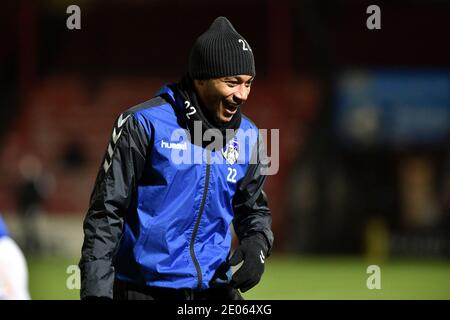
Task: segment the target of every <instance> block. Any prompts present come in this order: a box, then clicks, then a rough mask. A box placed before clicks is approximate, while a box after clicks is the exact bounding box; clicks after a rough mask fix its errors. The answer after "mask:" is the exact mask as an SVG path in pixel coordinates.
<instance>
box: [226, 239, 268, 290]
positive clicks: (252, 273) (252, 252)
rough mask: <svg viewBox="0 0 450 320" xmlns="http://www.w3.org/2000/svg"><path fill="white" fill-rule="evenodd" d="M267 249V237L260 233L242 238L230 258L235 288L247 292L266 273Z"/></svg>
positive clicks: (232, 281)
mask: <svg viewBox="0 0 450 320" xmlns="http://www.w3.org/2000/svg"><path fill="white" fill-rule="evenodd" d="M267 250H268V247H267V241H266V238H265V237H264V236H263V235H262V234H260V233H255V234H253V235H251V236H250V237H248V238H245V239H243V240H242V242H241V244H240V246H239V247H238V248H237V249H236V251H235V252H234V254H233V256H232V257H231V259H230V265H231V270H232V272H233V276H232V278H231V285H232V286H233V287H234V288H236V289H240V290H241V292H245V291H247V290H249V289H251V288H253V287H254V286H255V285H257V284H258V282H259V280H261V276H262V274H263V273H264V263H265V260H266V256H267Z"/></svg>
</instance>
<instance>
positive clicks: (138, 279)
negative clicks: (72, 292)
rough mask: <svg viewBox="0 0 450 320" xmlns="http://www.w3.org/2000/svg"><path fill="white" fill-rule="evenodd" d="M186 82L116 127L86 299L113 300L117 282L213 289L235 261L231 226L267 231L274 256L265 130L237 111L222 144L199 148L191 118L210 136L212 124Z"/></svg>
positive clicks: (96, 203)
mask: <svg viewBox="0 0 450 320" xmlns="http://www.w3.org/2000/svg"><path fill="white" fill-rule="evenodd" d="M182 83H183V82H181V83H180V84H176V85H169V86H165V87H163V88H162V89H161V90H160V91H159V92H158V94H157V95H156V96H155V97H154V98H153V99H151V100H149V101H147V102H144V103H142V104H140V105H137V106H135V107H133V108H131V109H129V110H127V111H126V112H124V113H122V114H121V115H120V116H119V117H118V119H117V121H116V123H115V126H114V128H113V131H112V138H111V141H110V143H109V145H108V147H107V151H106V153H105V157H104V159H103V161H102V164H101V167H100V170H99V173H98V176H97V179H96V182H95V187H94V190H93V192H92V195H91V199H90V207H89V210H88V212H87V215H86V218H85V221H84V234H85V237H84V243H83V248H82V257H81V261H80V268H81V276H82V279H81V282H82V287H81V298H83V297H87V296H102V297H112V291H113V283H114V279H115V278H117V279H120V280H122V281H128V282H132V283H135V284H138V285H147V286H156V287H165V288H175V289H181V288H190V289H194V290H203V289H207V288H209V287H211V286H212V285H213V284H212V282H213V279H214V278H215V277H216V276H217V274H216V272H217V270H218V269H219V267H220V266H222V265H223V264H224V263H225V262H226V261H227V258H228V256H229V253H230V248H231V241H232V232H231V229H230V226H231V224H233V227H234V230H235V232H236V234H237V236H238V238H239V239H240V240H242V239H243V238H245V237H248V236H249V235H252V234H254V233H260V234H261V235H263V236H264V238H265V239H266V242H267V248H268V251H269V252H270V250H271V247H272V243H273V234H272V231H271V212H270V209H269V208H268V205H267V198H266V195H265V193H264V191H263V184H264V180H265V177H266V176H265V175H264V174H263V171H262V170H263V168H264V167H265V166H266V165H267V164H265V163H264V158H263V157H261V155H262V154H264V152H263V151H264V150H263V148H262V140H261V137H260V135H259V133H258V128H257V127H256V126H255V125H254V124H253V122H251V121H250V120H249V119H248V118H246V117H245V116H243V115H242V116H241V115H239V117H236V118H237V119H238V121H237V122H236V121H235V122H234V128H232V132H233V134H231V135H230V136H229V137H226V138H225V139H224V140H223V145H224V147H223V148H220V149H218V148H208V147H207V146H205V143H204V141H202V142H201V143H196V142H195V141H197V140H195V139H194V138H195V137H194V131H195V130H196V128H195V122H194V121H192V120H193V119H197V120H202V121H203V122H199V123H201V124H202V125H203V127H202V128H199V129H200V131H199V132H202V133H203V131H202V130H204V129H205V124H209V122H208V121H207V120H206V118H205V117H204V116H203V114H202V112H201V108H200V107H199V105H198V102H197V100H196V97H195V91H194V90H192V87H189V86H187V85H186V86H183V85H182ZM233 118H235V117H233ZM222 129H223V128H222ZM218 130H219V131H220V129H218ZM197 136H198V134H197Z"/></svg>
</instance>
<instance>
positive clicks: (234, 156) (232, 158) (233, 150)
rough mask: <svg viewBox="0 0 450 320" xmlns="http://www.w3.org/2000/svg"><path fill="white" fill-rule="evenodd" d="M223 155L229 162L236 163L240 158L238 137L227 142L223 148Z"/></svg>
mask: <svg viewBox="0 0 450 320" xmlns="http://www.w3.org/2000/svg"><path fill="white" fill-rule="evenodd" d="M222 155H223V157H224V158H225V160H226V161H227V163H228V164H234V163H236V161H237V160H238V158H239V143H238V142H237V139H236V137H235V138H233V139H232V140H231V141H229V142H228V143H227V145H226V146H225V147H224V148H223V149H222Z"/></svg>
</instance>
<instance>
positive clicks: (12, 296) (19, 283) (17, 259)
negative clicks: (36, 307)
mask: <svg viewBox="0 0 450 320" xmlns="http://www.w3.org/2000/svg"><path fill="white" fill-rule="evenodd" d="M29 299H30V294H29V292H28V268H27V264H26V261H25V257H24V255H23V253H22V250H21V249H20V248H19V246H18V245H17V244H16V242H15V241H14V240H13V239H12V238H11V237H10V235H9V233H8V229H7V227H6V224H5V221H4V220H3V217H2V215H1V214H0V300H29Z"/></svg>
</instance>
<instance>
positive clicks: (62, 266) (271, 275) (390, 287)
mask: <svg viewBox="0 0 450 320" xmlns="http://www.w3.org/2000/svg"><path fill="white" fill-rule="evenodd" d="M77 263H78V259H77V258H76V259H67V258H56V257H51V258H29V259H28V265H29V273H30V280H29V282H30V292H31V296H32V298H33V299H79V290H77V289H73V290H69V289H68V288H67V282H68V279H69V286H70V284H73V283H74V282H73V281H70V278H69V277H70V276H71V275H72V274H68V273H67V268H68V266H69V265H76V264H77ZM372 264H377V263H373V262H370V261H365V260H364V259H362V258H358V257H301V256H300V257H294V256H285V257H283V256H277V255H274V256H272V257H270V258H269V259H268V260H267V266H266V272H265V274H264V278H263V280H262V281H261V283H260V284H259V285H258V286H257V287H255V288H254V289H252V290H250V291H249V292H247V293H245V294H244V297H245V298H246V299H275V300H276V299H287V300H294V299H295V300H296V299H450V262H448V261H425V260H423V261H417V260H391V261H389V262H385V263H378V265H379V267H380V275H381V277H380V285H381V289H372V290H370V289H368V288H367V285H366V283H367V279H368V278H369V277H370V276H371V274H367V273H366V270H367V267H368V266H369V265H372ZM72 279H73V278H72Z"/></svg>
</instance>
